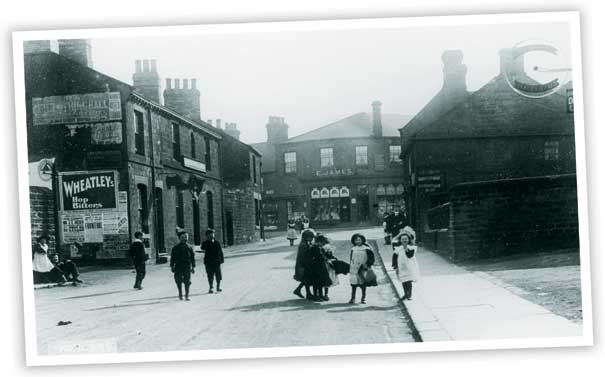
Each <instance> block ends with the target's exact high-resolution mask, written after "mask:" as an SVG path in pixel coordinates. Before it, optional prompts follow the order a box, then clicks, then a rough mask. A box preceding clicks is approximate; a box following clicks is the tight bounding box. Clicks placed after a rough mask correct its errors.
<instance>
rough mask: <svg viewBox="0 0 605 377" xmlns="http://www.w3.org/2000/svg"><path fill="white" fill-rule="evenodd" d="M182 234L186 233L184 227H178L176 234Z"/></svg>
mask: <svg viewBox="0 0 605 377" xmlns="http://www.w3.org/2000/svg"><path fill="white" fill-rule="evenodd" d="M183 234H188V233H187V231H186V230H185V229H179V230H177V231H176V235H177V236H179V237H180V236H182V235H183Z"/></svg>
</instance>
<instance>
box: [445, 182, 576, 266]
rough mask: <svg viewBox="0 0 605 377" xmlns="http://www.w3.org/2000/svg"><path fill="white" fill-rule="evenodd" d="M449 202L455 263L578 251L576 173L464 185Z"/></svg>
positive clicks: (450, 253) (456, 188) (454, 190)
mask: <svg viewBox="0 0 605 377" xmlns="http://www.w3.org/2000/svg"><path fill="white" fill-rule="evenodd" d="M450 201H451V203H452V207H453V210H452V218H451V219H450V224H451V227H450V228H449V230H448V231H449V233H450V236H451V237H452V238H453V242H452V246H453V247H452V248H451V249H450V250H449V251H448V252H447V254H448V257H450V259H453V260H455V261H462V260H468V259H476V258H484V257H492V256H502V255H509V254H515V253H519V252H526V251H530V250H537V249H539V250H547V249H555V248H557V249H560V248H573V247H578V246H579V236H578V203H577V185H576V176H575V174H568V175H560V176H546V177H533V178H520V179H509V180H497V181H488V182H473V183H463V184H459V185H456V186H454V187H452V189H451V190H450Z"/></svg>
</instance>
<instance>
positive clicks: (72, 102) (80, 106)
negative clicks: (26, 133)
mask: <svg viewBox="0 0 605 377" xmlns="http://www.w3.org/2000/svg"><path fill="white" fill-rule="evenodd" d="M32 115H33V124H34V126H41V125H48V124H74V123H91V122H109V121H116V120H121V119H122V105H121V99H120V92H103V93H86V94H72V95H67V96H50V97H34V98H32Z"/></svg>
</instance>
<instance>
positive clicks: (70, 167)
mask: <svg viewBox="0 0 605 377" xmlns="http://www.w3.org/2000/svg"><path fill="white" fill-rule="evenodd" d="M81 46H83V49H82V53H83V54H87V53H88V52H87V50H86V48H85V47H86V44H84V45H81ZM36 51H38V52H36ZM36 51H34V52H33V53H26V55H25V56H24V59H25V77H24V78H25V88H26V110H27V127H28V154H29V156H28V157H29V160H30V162H35V161H39V160H41V159H43V158H55V160H54V162H55V163H54V172H55V173H56V174H55V179H56V184H57V185H58V187H61V190H56V191H57V192H55V193H54V195H53V197H54V199H55V202H54V203H53V206H57V207H58V209H59V213H58V214H57V216H58V220H59V221H58V222H57V224H58V225H59V226H58V227H57V229H56V230H55V233H56V235H57V238H58V240H59V241H60V244H61V248H62V249H63V250H64V252H66V253H72V256H73V257H81V258H86V259H91V260H97V261H99V260H116V259H123V258H124V257H125V256H126V254H125V252H126V250H127V247H128V244H129V242H130V240H131V236H132V234H133V233H134V232H135V231H136V230H142V231H143V233H144V234H145V243H146V247H147V248H148V252H149V253H150V255H151V258H152V259H156V258H157V257H158V256H160V255H161V254H162V253H164V252H165V251H166V250H168V249H169V248H170V247H171V246H172V245H173V244H174V243H176V242H177V238H176V234H175V229H176V228H177V227H180V228H185V229H187V230H188V231H189V232H190V233H191V235H192V240H191V241H192V242H193V243H195V244H199V243H201V240H202V232H203V229H206V228H207V227H213V228H216V230H217V233H218V234H217V236H218V237H219V239H220V238H222V237H223V211H222V194H223V192H222V176H221V160H220V142H221V139H222V136H221V134H220V133H219V132H217V131H216V130H215V129H214V128H213V127H211V126H209V125H208V124H206V123H205V122H201V121H196V120H193V119H191V118H188V117H186V116H184V115H182V114H180V113H178V112H176V111H175V110H172V109H170V108H168V107H165V106H162V105H160V104H159V103H158V102H157V101H155V100H150V99H148V98H146V97H145V96H143V95H141V94H139V93H140V92H141V90H140V89H139V90H135V87H133V86H131V85H128V84H126V83H123V82H121V81H119V80H116V79H114V78H111V77H109V76H107V75H104V74H103V73H101V72H98V71H95V70H93V69H91V68H90V67H88V66H87V65H83V64H80V63H79V62H77V61H75V60H73V59H71V58H68V57H65V56H62V55H59V54H56V53H54V52H52V51H48V50H47V51H40V50H39V49H38V50H36ZM141 63H142V64H141ZM135 71H136V72H135V77H137V76H138V77H139V78H140V77H141V76H145V74H148V75H149V76H152V77H155V76H157V71H156V67H155V64H154V62H153V61H143V62H137V63H136V69H135ZM136 81H137V79H135V82H136ZM152 81H153V80H147V81H146V82H147V83H149V82H152ZM177 89H178V88H177ZM186 89H188V88H185V89H184V90H186ZM146 90H147V93H146V94H145V95H148V96H150V97H153V98H154V99H159V90H160V85H159V81H158V82H157V86H156V88H155V90H157V96H155V97H154V95H155V94H156V93H155V92H153V90H154V88H149V87H147V88H146ZM150 92H151V93H150ZM37 191H40V190H39V189H32V190H31V192H32V195H33V196H32V197H33V198H34V199H35V200H32V209H35V208H34V206H35V205H36V203H37V200H38V196H39V195H38V194H37ZM32 216H34V215H32ZM52 230H53V229H52V227H50V226H49V227H47V231H51V232H52ZM33 236H35V235H33ZM73 246H76V247H73Z"/></svg>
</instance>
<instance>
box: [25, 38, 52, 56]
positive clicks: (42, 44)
mask: <svg viewBox="0 0 605 377" xmlns="http://www.w3.org/2000/svg"><path fill="white" fill-rule="evenodd" d="M45 51H50V52H54V53H56V54H58V53H59V43H58V42H57V41H55V40H44V41H25V42H23V53H25V54H34V53H36V52H45Z"/></svg>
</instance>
